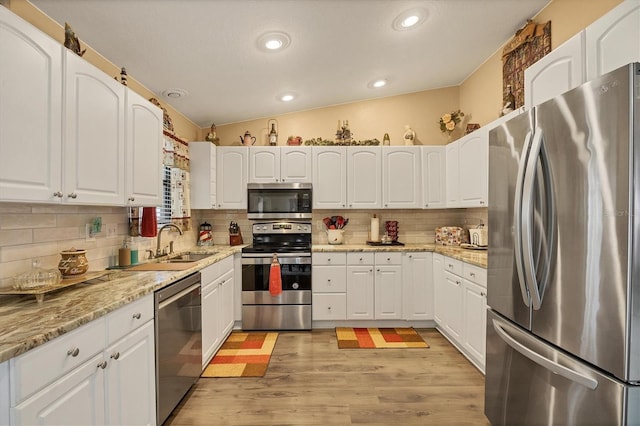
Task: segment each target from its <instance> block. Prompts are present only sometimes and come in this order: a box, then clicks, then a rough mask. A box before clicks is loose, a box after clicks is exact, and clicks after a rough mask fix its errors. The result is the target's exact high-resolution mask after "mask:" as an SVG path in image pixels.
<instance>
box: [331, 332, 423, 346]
mask: <svg viewBox="0 0 640 426" xmlns="http://www.w3.org/2000/svg"><path fill="white" fill-rule="evenodd" d="M336 337H337V338H338V348H340V349H394V348H428V347H429V345H427V343H426V342H425V341H424V340H422V337H420V335H419V334H418V333H417V332H416V331H415V330H414V329H413V328H351V327H336Z"/></svg>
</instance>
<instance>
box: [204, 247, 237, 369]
mask: <svg viewBox="0 0 640 426" xmlns="http://www.w3.org/2000/svg"><path fill="white" fill-rule="evenodd" d="M200 273H201V274H202V368H203V369H204V368H205V367H206V366H207V364H209V361H211V358H213V355H214V354H215V353H216V351H217V350H218V349H219V348H220V346H221V345H222V343H223V342H224V340H225V339H226V338H227V336H228V335H229V333H231V330H232V329H233V324H234V321H235V318H234V299H235V297H234V294H235V288H234V287H235V284H234V258H233V256H229V257H227V258H225V259H223V260H221V261H220V262H217V263H214V264H212V265H209V266H207V267H206V268H203V269H202V270H201V271H200Z"/></svg>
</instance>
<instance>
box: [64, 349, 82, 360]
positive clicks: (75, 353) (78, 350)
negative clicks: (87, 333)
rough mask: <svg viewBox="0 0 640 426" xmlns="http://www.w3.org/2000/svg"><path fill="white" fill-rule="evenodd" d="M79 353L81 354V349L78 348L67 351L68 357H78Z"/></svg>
mask: <svg viewBox="0 0 640 426" xmlns="http://www.w3.org/2000/svg"><path fill="white" fill-rule="evenodd" d="M79 353H80V349H78V348H71V349H69V350H68V351H67V355H71V356H72V357H74V358H75V357H77V356H78V354H79Z"/></svg>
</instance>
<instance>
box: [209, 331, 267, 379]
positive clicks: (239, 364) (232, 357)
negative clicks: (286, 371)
mask: <svg viewBox="0 0 640 426" xmlns="http://www.w3.org/2000/svg"><path fill="white" fill-rule="evenodd" d="M277 339H278V333H261V332H251V333H245V332H236V331H234V332H233V333H231V334H230V335H229V337H228V338H227V340H226V341H225V342H224V343H223V344H222V347H221V348H220V349H219V350H218V353H216V355H215V356H214V357H213V359H212V360H211V362H210V363H209V365H207V368H205V369H204V371H203V372H202V375H201V376H200V377H262V376H264V374H265V373H266V372H267V367H268V366H269V360H270V359H271V353H272V352H273V348H274V347H275V345H276V340H277Z"/></svg>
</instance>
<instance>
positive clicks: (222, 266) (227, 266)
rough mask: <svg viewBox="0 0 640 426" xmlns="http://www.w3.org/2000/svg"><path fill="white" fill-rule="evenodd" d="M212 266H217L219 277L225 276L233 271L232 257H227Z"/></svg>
mask: <svg viewBox="0 0 640 426" xmlns="http://www.w3.org/2000/svg"><path fill="white" fill-rule="evenodd" d="M214 265H218V270H219V271H220V275H222V274H226V273H227V272H229V271H230V270H232V269H233V256H227V257H225V258H224V259H222V260H220V261H218V262H216V263H214Z"/></svg>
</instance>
